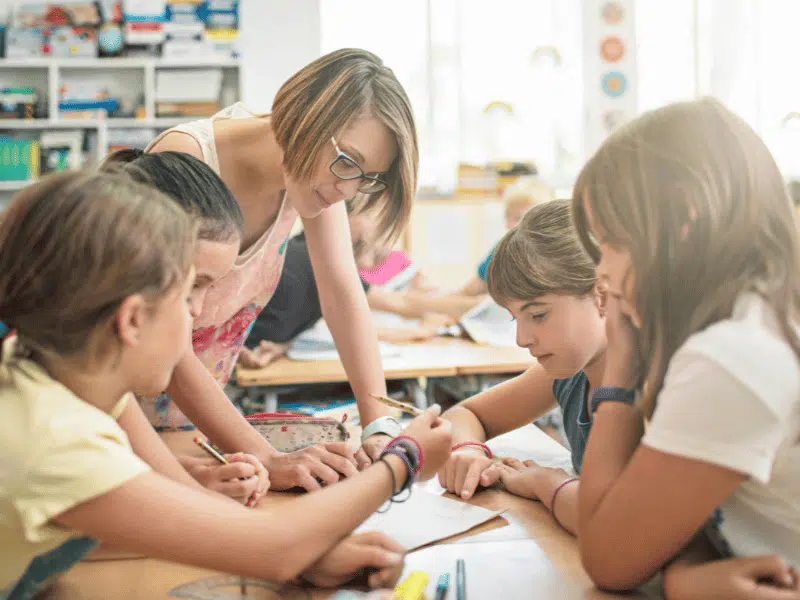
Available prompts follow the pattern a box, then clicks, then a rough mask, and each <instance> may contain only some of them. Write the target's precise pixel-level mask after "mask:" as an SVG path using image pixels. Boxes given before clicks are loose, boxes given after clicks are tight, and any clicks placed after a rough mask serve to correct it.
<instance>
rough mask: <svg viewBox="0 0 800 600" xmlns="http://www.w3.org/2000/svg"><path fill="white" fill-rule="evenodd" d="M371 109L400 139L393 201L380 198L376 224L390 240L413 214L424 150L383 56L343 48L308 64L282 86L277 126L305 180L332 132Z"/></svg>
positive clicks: (292, 168) (392, 175)
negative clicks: (418, 173) (420, 153)
mask: <svg viewBox="0 0 800 600" xmlns="http://www.w3.org/2000/svg"><path fill="white" fill-rule="evenodd" d="M369 114H372V115H374V116H375V117H377V118H378V119H380V121H381V122H382V123H383V124H384V125H385V126H386V127H387V128H388V129H389V131H391V132H392V133H393V134H394V136H395V140H396V141H397V147H398V155H397V158H396V159H395V161H394V163H393V164H392V166H391V168H390V170H389V173H388V175H387V177H388V187H387V189H386V191H385V192H382V193H381V198H383V199H386V200H388V201H387V202H383V203H382V204H381V209H380V211H379V214H378V225H377V232H378V233H379V234H380V235H382V236H384V237H385V239H386V240H387V242H389V243H391V242H393V241H394V240H396V239H397V237H398V236H399V235H400V233H401V232H402V231H403V229H404V228H405V226H406V224H407V223H408V220H409V218H410V215H411V206H412V204H413V200H414V195H415V193H416V188H417V170H418V167H419V150H418V148H417V129H416V126H415V125H414V115H413V113H412V111H411V102H410V101H409V99H408V96H407V95H406V92H405V90H404V89H403V86H401V85H400V82H398V81H397V77H395V74H394V73H393V72H392V70H391V69H389V68H388V67H386V66H385V65H384V64H383V61H382V60H381V59H380V58H378V57H377V56H375V55H374V54H372V53H371V52H367V51H366V50H359V49H355V48H344V49H342V50H336V51H335V52H331V53H330V54H326V55H325V56H322V57H320V58H318V59H317V60H315V61H314V62H312V63H310V64H309V65H307V66H305V67H303V68H302V69H301V70H300V71H298V72H297V73H296V74H294V75H293V76H292V77H290V78H289V80H288V81H286V83H284V84H283V85H282V86H281V88H280V89H279V90H278V93H277V95H276V96H275V101H274V102H273V103H272V129H273V131H274V133H275V139H276V140H277V142H278V145H279V146H280V148H281V150H283V152H284V162H285V164H286V168H287V170H288V171H289V173H290V174H291V175H292V177H294V178H296V179H299V180H304V179H308V178H309V177H310V176H311V174H312V173H313V171H314V168H315V167H316V165H317V163H318V161H319V158H320V156H321V154H322V152H323V150H325V149H326V148H329V147H330V143H331V142H330V140H331V137H336V136H337V135H339V134H340V133H341V132H342V131H344V130H345V129H346V128H347V127H348V125H350V124H351V123H352V122H353V120H355V119H357V118H359V117H363V116H365V115H369ZM364 200H366V199H362V201H361V202H360V203H359V209H360V206H361V204H363V203H364ZM368 200H369V202H370V204H374V203H375V201H376V199H375V198H369V199H368Z"/></svg>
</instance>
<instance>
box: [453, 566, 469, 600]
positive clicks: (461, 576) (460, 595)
mask: <svg viewBox="0 0 800 600" xmlns="http://www.w3.org/2000/svg"><path fill="white" fill-rule="evenodd" d="M456 600H467V582H466V572H465V567H464V559H463V558H459V559H458V560H457V561H456Z"/></svg>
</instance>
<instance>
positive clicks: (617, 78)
mask: <svg viewBox="0 0 800 600" xmlns="http://www.w3.org/2000/svg"><path fill="white" fill-rule="evenodd" d="M602 85H603V91H604V92H605V94H606V95H607V96H611V97H612V98H619V97H620V96H622V95H623V94H624V93H625V90H626V88H627V87H628V81H627V79H625V75H623V74H622V73H620V72H619V71H611V72H610V73H606V74H605V75H603V81H602Z"/></svg>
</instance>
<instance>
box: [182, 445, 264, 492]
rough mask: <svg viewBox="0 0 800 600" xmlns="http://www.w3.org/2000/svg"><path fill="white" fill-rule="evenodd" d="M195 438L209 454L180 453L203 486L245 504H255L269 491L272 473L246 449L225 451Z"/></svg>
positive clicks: (186, 465)
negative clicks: (246, 452)
mask: <svg viewBox="0 0 800 600" xmlns="http://www.w3.org/2000/svg"><path fill="white" fill-rule="evenodd" d="M194 441H195V443H196V444H197V445H198V446H199V447H200V448H202V449H203V451H204V452H205V453H206V454H208V456H209V458H195V457H181V464H183V466H184V468H185V469H186V470H187V471H189V473H190V474H191V475H192V477H194V478H195V479H196V480H197V481H198V482H199V483H200V484H201V485H202V486H203V487H206V488H208V489H210V490H213V491H215V492H219V493H221V494H223V495H225V496H229V497H231V498H233V499H235V500H237V501H239V502H242V503H243V504H245V505H246V506H255V505H256V504H257V503H258V501H259V500H260V499H261V497H262V496H264V494H266V492H267V490H268V489H269V485H270V481H269V474H268V473H267V470H266V468H265V467H264V465H263V464H262V463H261V461H259V460H258V459H257V458H256V457H255V456H253V455H251V454H245V453H243V452H238V453H235V454H222V453H220V452H218V451H217V449H216V448H214V447H213V446H211V444H209V443H208V442H207V441H205V440H201V439H200V438H199V437H198V438H195V440H194Z"/></svg>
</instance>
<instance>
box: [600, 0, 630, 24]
mask: <svg viewBox="0 0 800 600" xmlns="http://www.w3.org/2000/svg"><path fill="white" fill-rule="evenodd" d="M600 14H601V15H602V16H603V21H605V22H606V25H617V24H618V23H619V22H620V21H622V18H623V17H624V16H625V11H624V10H623V8H622V6H621V5H620V3H619V2H606V3H605V4H604V5H603V8H602V9H601V13H600Z"/></svg>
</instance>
